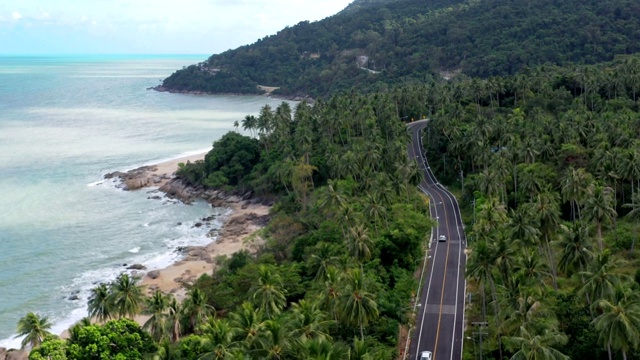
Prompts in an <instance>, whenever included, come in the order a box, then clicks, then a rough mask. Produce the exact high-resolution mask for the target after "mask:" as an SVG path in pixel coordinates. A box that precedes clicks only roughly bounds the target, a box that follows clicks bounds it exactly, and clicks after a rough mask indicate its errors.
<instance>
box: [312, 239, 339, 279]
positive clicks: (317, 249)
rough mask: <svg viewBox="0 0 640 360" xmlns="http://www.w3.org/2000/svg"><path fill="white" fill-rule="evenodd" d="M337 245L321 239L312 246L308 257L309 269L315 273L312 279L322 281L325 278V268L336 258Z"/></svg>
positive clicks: (333, 262) (335, 260)
mask: <svg viewBox="0 0 640 360" xmlns="http://www.w3.org/2000/svg"><path fill="white" fill-rule="evenodd" d="M338 250H339V249H338V246H337V245H335V244H329V243H326V242H324V241H321V242H319V243H317V244H316V246H314V247H313V252H312V253H311V256H310V258H309V263H308V266H309V271H310V273H315V277H314V279H316V280H320V281H323V280H325V279H326V274H327V269H328V268H329V266H331V265H333V264H335V263H336V262H337V260H338V257H337V256H336V254H337V253H338Z"/></svg>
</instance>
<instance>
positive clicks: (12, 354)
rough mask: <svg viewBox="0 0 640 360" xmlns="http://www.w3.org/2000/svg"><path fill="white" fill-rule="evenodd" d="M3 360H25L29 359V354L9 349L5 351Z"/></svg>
mask: <svg viewBox="0 0 640 360" xmlns="http://www.w3.org/2000/svg"><path fill="white" fill-rule="evenodd" d="M0 359H2V358H0ZM5 359H6V360H27V359H29V352H28V351H26V350H16V349H9V350H7V354H6V357H5Z"/></svg>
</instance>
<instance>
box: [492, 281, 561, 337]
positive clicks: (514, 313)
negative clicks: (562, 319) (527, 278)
mask: <svg viewBox="0 0 640 360" xmlns="http://www.w3.org/2000/svg"><path fill="white" fill-rule="evenodd" d="M512 291H518V289H515V290H512ZM513 305H515V306H512V307H511V308H510V309H508V310H507V311H508V313H507V316H506V318H505V320H504V322H503V323H502V324H501V326H500V327H501V333H503V334H515V333H516V331H518V329H520V330H522V329H524V330H526V331H528V332H530V333H536V332H537V331H540V330H544V329H545V328H551V327H555V325H556V324H557V320H556V319H555V314H554V313H553V311H552V310H551V309H550V308H549V307H548V306H547V304H546V303H545V302H544V298H543V297H542V296H539V297H536V295H535V294H534V293H533V292H531V291H528V290H526V289H519V294H518V296H517V297H516V298H515V304H513Z"/></svg>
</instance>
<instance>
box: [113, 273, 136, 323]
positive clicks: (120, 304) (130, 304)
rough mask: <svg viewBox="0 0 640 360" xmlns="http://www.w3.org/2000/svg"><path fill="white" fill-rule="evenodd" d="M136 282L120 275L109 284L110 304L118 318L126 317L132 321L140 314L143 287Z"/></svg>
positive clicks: (127, 275) (134, 279)
mask: <svg viewBox="0 0 640 360" xmlns="http://www.w3.org/2000/svg"><path fill="white" fill-rule="evenodd" d="M138 280H139V279H138V278H136V277H130V276H129V274H126V273H122V274H120V275H119V276H118V277H117V278H116V279H115V280H114V281H113V282H112V283H111V286H110V290H111V291H110V296H109V297H110V302H111V303H112V304H113V309H114V310H115V312H116V313H117V314H118V317H125V316H128V317H129V318H131V319H133V317H134V316H136V315H137V314H139V313H140V309H141V308H142V303H143V301H144V294H143V293H142V289H143V288H144V286H141V285H138Z"/></svg>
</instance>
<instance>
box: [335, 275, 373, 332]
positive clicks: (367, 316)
mask: <svg viewBox="0 0 640 360" xmlns="http://www.w3.org/2000/svg"><path fill="white" fill-rule="evenodd" d="M343 286H344V291H343V292H342V295H341V296H340V298H339V299H338V304H339V308H340V318H341V319H343V320H344V321H345V322H346V323H349V324H353V325H357V326H358V327H360V338H361V339H364V327H365V325H368V324H369V322H371V321H373V320H374V319H376V318H377V317H378V315H379V312H378V304H377V303H376V301H375V296H374V295H373V294H372V293H370V292H369V291H367V287H368V281H367V279H366V277H365V276H364V273H363V272H362V270H360V269H351V270H349V271H347V273H346V275H345V278H344V284H343Z"/></svg>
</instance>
